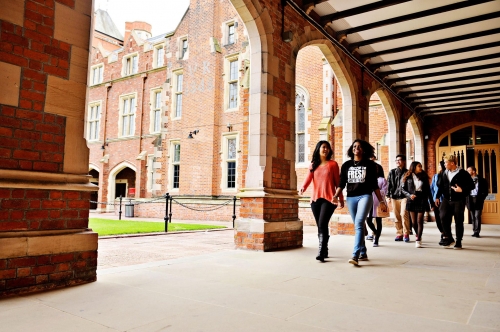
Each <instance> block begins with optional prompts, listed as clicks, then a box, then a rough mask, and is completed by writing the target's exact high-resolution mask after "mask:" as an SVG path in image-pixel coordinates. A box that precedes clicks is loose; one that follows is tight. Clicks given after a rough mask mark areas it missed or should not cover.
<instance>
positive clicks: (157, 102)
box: [151, 90, 161, 133]
mask: <svg viewBox="0 0 500 332" xmlns="http://www.w3.org/2000/svg"><path fill="white" fill-rule="evenodd" d="M151 105H152V113H151V115H152V116H151V118H152V121H151V122H152V128H151V131H152V132H154V133H158V132H160V130H161V90H156V91H153V93H152V100H151Z"/></svg>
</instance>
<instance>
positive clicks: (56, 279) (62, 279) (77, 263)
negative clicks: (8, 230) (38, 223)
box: [0, 251, 97, 296]
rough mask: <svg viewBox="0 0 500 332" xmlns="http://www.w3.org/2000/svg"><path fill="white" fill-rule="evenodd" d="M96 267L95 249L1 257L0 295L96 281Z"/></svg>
mask: <svg viewBox="0 0 500 332" xmlns="http://www.w3.org/2000/svg"><path fill="white" fill-rule="evenodd" d="M96 269H97V252H96V251H83V252H75V253H65V254H54V255H42V256H26V257H20V258H8V259H0V296H5V295H12V294H20V293H27V292H33V291H42V290H48V289H54V288H60V287H65V286H71V285H78V284H82V283H86V282H91V281H95V280H96Z"/></svg>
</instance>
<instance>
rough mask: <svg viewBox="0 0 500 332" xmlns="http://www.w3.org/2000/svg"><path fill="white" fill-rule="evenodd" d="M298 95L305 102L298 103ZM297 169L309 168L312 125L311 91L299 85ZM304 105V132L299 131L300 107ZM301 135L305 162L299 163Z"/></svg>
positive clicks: (296, 135)
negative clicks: (310, 117)
mask: <svg viewBox="0 0 500 332" xmlns="http://www.w3.org/2000/svg"><path fill="white" fill-rule="evenodd" d="M297 95H302V96H303V97H304V99H303V101H301V102H299V103H297ZM294 99H295V167H296V168H308V167H309V161H308V158H307V156H308V155H309V138H310V135H309V131H308V128H310V123H309V122H308V113H309V111H310V108H311V107H310V102H311V99H310V95H309V91H308V90H307V89H306V88H305V87H303V86H301V85H299V84H297V85H295V98H294ZM300 104H302V105H304V131H299V105H300ZM299 135H304V161H302V162H299Z"/></svg>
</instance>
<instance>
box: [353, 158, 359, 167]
mask: <svg viewBox="0 0 500 332" xmlns="http://www.w3.org/2000/svg"><path fill="white" fill-rule="evenodd" d="M352 161H353V162H354V166H358V164H359V163H360V162H361V160H358V161H356V160H354V159H353V160H352Z"/></svg>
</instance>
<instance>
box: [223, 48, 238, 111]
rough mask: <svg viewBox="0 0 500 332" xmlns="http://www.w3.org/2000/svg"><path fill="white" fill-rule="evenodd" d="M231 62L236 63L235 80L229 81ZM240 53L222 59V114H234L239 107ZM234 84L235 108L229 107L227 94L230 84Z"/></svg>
mask: <svg viewBox="0 0 500 332" xmlns="http://www.w3.org/2000/svg"><path fill="white" fill-rule="evenodd" d="M231 62H236V65H237V69H236V73H237V74H236V75H237V77H236V80H231V79H230V75H231V72H230V70H231ZM239 79H240V53H234V54H231V55H227V56H226V57H225V58H224V112H234V111H237V110H238V109H239V107H240V98H239V97H240V84H239ZM233 83H236V97H237V101H236V107H230V101H229V94H230V84H233Z"/></svg>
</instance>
